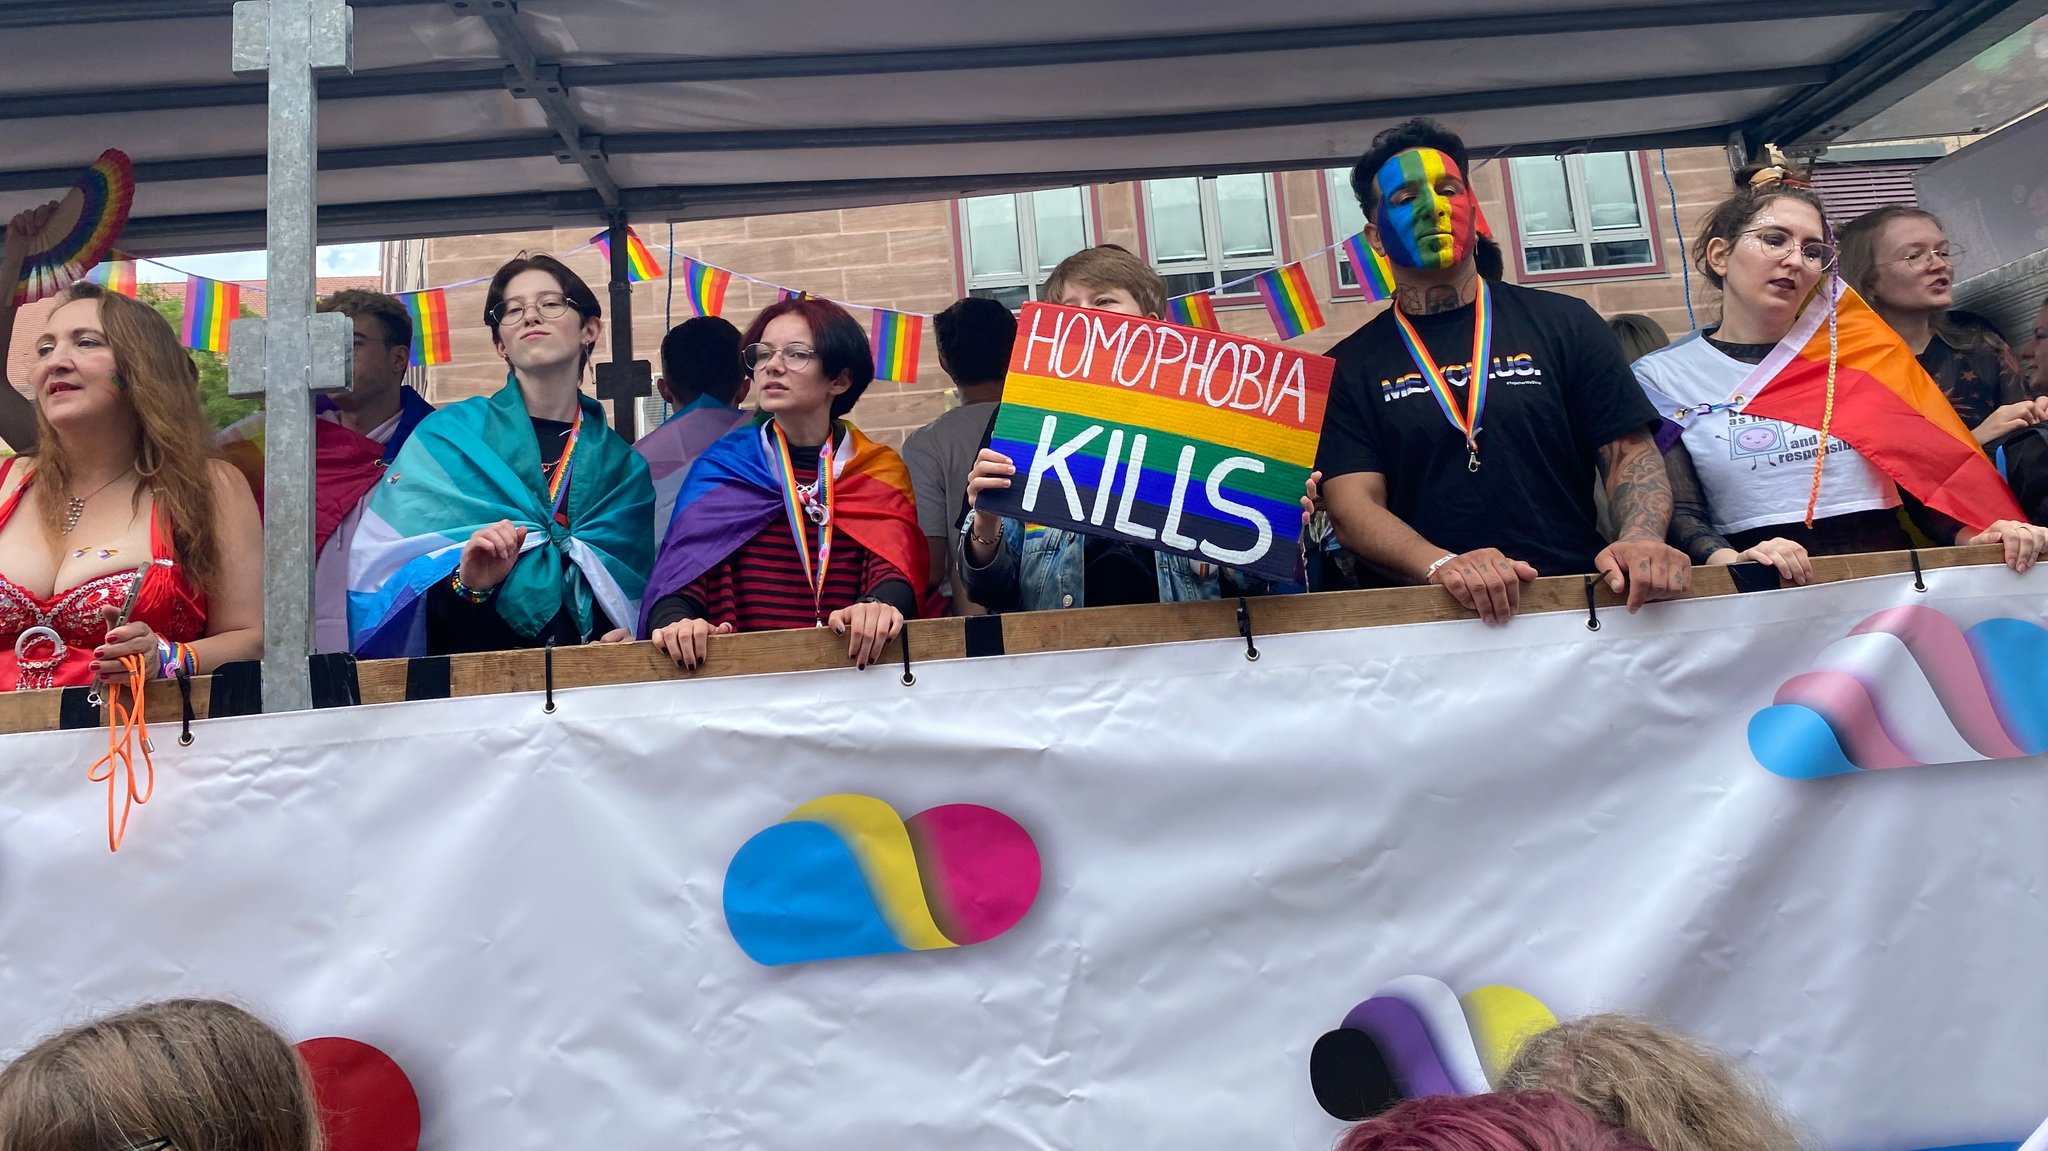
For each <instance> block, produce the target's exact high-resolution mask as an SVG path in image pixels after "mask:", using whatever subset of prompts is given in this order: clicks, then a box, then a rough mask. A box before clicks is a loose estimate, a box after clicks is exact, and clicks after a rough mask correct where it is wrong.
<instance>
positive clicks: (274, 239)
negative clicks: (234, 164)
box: [228, 0, 355, 711]
mask: <svg viewBox="0 0 2048 1151" xmlns="http://www.w3.org/2000/svg"><path fill="white" fill-rule="evenodd" d="M354 32H355V13H354V12H353V11H351V10H350V8H349V6H348V4H347V0H239V2H238V3H236V5H235V19H234V71H235V74H236V75H237V76H242V77H249V76H254V75H261V74H264V73H268V75H269V86H270V109H269V111H270V139H269V159H268V178H269V187H268V192H267V196H266V200H265V211H266V220H265V231H266V241H267V245H268V249H269V252H268V255H269V271H268V272H267V273H266V283H265V284H264V295H265V297H266V299H265V307H266V311H267V313H268V314H267V315H266V316H265V317H264V318H262V319H249V320H236V321H234V323H233V325H232V327H231V328H230V332H229V337H228V349H229V350H228V379H229V391H230V392H232V393H233V394H235V395H238V396H256V395H260V396H262V397H263V405H264V436H265V444H264V449H263V472H264V482H263V488H264V522H263V708H264V710H265V711H302V710H305V709H307V708H310V707H312V706H313V687H312V680H311V678H310V674H309V672H308V666H307V657H308V656H309V655H311V654H312V651H313V560H314V552H313V396H314V394H315V393H316V392H338V391H346V390H347V388H348V385H349V378H348V372H349V367H350V364H351V361H352V359H353V354H352V350H351V344H352V343H353V337H354V325H353V324H352V323H351V322H350V321H349V319H348V317H346V316H342V315H338V314H336V315H325V316H323V315H318V314H316V313H315V312H314V311H313V306H314V295H315V292H316V291H317V281H316V279H315V276H316V271H315V268H314V243H315V239H316V238H315V235H314V202H315V201H314V196H313V180H314V170H315V161H316V155H315V152H316V149H317V140H318V134H317V124H316V112H317V110H318V109H317V100H316V99H315V95H314V87H313V77H314V75H315V74H316V73H323V74H324V73H334V72H347V71H349V70H351V68H352V67H353V57H354V51H353V46H354V38H355V37H354Z"/></svg>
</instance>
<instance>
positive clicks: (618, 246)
mask: <svg viewBox="0 0 2048 1151" xmlns="http://www.w3.org/2000/svg"><path fill="white" fill-rule="evenodd" d="M626 235H627V233H626V214H625V213H624V212H614V213H612V216H611V220H610V223H609V224H608V225H607V227H606V232H605V239H606V240H607V242H609V243H610V244H611V249H612V258H611V283H610V285H609V288H610V294H611V299H612V314H611V317H610V318H611V332H612V358H611V362H610V363H608V364H599V365H598V366H597V398H598V399H600V400H610V401H611V404H612V426H613V427H614V428H616V429H617V430H618V433H619V434H620V435H622V436H624V437H626V442H628V443H631V442H632V441H634V440H636V439H638V438H640V403H639V401H640V397H642V396H648V395H652V394H654V368H653V365H652V364H650V363H649V362H648V361H646V360H636V359H634V358H633V278H632V276H631V274H630V273H629V272H628V271H627V268H628V266H629V264H630V261H631V253H630V250H629V247H628V242H627V239H626Z"/></svg>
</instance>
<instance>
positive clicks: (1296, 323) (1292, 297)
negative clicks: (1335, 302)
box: [1252, 264, 1323, 340]
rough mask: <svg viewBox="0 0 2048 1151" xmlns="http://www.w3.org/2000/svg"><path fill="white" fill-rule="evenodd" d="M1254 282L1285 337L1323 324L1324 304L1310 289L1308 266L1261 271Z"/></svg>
mask: <svg viewBox="0 0 2048 1151" xmlns="http://www.w3.org/2000/svg"><path fill="white" fill-rule="evenodd" d="M1252 282H1253V283H1254V284H1256V285H1258V289H1259V296H1260V298H1261V299H1263V300H1265V301H1266V313H1267V314H1268V315H1270V316H1272V317H1273V327H1274V329H1275V330H1276V331H1278V332H1279V333H1280V338H1281V339H1283V340H1291V339H1293V338H1294V337H1296V336H1299V335H1301V334H1302V333H1304V332H1313V331H1315V330H1316V329H1317V328H1320V327H1322V326H1323V309H1322V306H1321V305H1319V304H1317V303H1316V295H1315V293H1314V292H1312V291H1310V290H1309V286H1308V269H1306V268H1303V267H1302V266H1301V265H1300V264H1289V265H1287V266H1286V267H1284V268H1275V269H1273V270H1272V271H1270V272H1261V273H1260V274H1259V276H1258V278H1257V279H1255V280H1253V281H1252Z"/></svg>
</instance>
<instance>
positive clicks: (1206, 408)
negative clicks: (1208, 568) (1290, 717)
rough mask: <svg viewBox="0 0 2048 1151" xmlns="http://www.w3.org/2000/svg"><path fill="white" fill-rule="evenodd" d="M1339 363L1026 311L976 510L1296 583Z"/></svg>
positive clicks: (1149, 323)
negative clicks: (997, 485) (1007, 471)
mask: <svg viewBox="0 0 2048 1151" xmlns="http://www.w3.org/2000/svg"><path fill="white" fill-rule="evenodd" d="M1334 367H1335V365H1334V364H1332V362H1331V361H1330V360H1329V359H1327V358H1325V357H1323V356H1318V355H1310V354H1305V353H1303V352H1300V351H1297V350H1295V349H1293V348H1289V347H1285V346H1283V345H1280V344H1271V343H1267V342H1265V341H1263V340H1253V339H1247V338H1245V337H1243V336H1236V335H1232V334H1230V333H1228V332H1212V331H1204V330H1202V329H1199V328H1187V327H1181V326H1180V325H1177V324H1168V323H1163V322H1161V321H1159V320H1150V319H1144V318H1142V317H1137V316H1121V315H1116V314H1114V313H1110V312H1097V311H1090V310H1086V309H1082V308H1065V307H1059V306H1057V305H1053V304H1040V303H1029V304H1026V305H1024V310H1023V312H1022V313H1021V314H1020V315H1019V317H1018V327H1017V345H1016V350H1015V351H1014V352H1012V353H1011V357H1010V374H1009V378H1008V380H1007V382H1006V383H1005V384H1004V385H1003V406H1002V408H1001V409H1000V410H999V411H997V413H996V420H995V426H994V429H993V431H992V433H991V436H990V446H991V447H993V448H994V449H995V450H996V451H999V452H1001V453H1003V454H1004V455H1006V456H1008V457H1010V459H1011V460H1012V461H1014V462H1015V463H1016V465H1017V475H1016V478H1015V479H1014V480H1013V481H1012V482H1011V484H1010V487H1009V488H1008V489H1007V490H1004V491H999V492H989V493H986V494H984V495H983V496H982V498H981V505H980V506H981V507H982V508H984V509H987V510H989V511H994V512H998V513H1000V514H1002V515H1006V516H1011V517H1014V518H1017V519H1021V520H1027V521H1029V522H1031V523H1035V524H1044V525H1046V526H1048V527H1056V528H1066V529H1069V530H1072V531H1078V532H1085V533H1087V534H1089V535H1098V536H1107V537H1110V538H1113V539H1122V540H1128V541H1131V542H1133V543H1138V544H1142V545H1144V546H1146V547H1150V548H1157V549H1158V550H1160V551H1166V552H1174V553H1178V554H1180V555H1184V556H1188V557H1190V558H1192V559H1196V560H1201V561H1205V562H1209V563H1219V564H1226V565H1228V566H1230V567H1234V568H1238V569H1241V570H1243V571H1247V572H1250V573H1253V574H1257V575H1262V576H1267V577H1270V578H1274V579H1281V580H1291V579H1295V578H1296V577H1297V575H1298V574H1299V567H1300V562H1299V551H1300V548H1299V542H1300V537H1301V496H1302V490H1303V487H1304V485H1305V484H1306V482H1307V480H1308V476H1309V471H1310V469H1311V468H1312V467H1313V466H1314V465H1315V455H1316V440H1317V437H1318V436H1319V435H1320V433H1321V431H1322V427H1323V410H1324V408H1325V406H1326V405H1327V403H1328V400H1329V395H1330V376H1331V372H1332V371H1333V369H1334Z"/></svg>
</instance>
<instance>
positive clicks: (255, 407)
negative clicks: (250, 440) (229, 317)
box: [137, 284, 263, 431]
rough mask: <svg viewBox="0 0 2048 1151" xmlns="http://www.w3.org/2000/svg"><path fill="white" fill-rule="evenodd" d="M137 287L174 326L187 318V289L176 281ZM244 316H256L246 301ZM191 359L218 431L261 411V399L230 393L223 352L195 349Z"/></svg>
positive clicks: (175, 328)
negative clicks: (196, 366)
mask: <svg viewBox="0 0 2048 1151" xmlns="http://www.w3.org/2000/svg"><path fill="white" fill-rule="evenodd" d="M137 291H138V292H139V294H140V298H141V300H142V302H143V303H145V304H148V305H149V306H150V307H152V308H155V309H156V310H157V314H158V315H160V316H162V317H163V318H164V319H165V320H167V321H169V322H170V325H171V330H172V331H176V330H178V329H179V328H180V327H181V326H182V325H183V324H184V322H185V293H184V290H183V288H182V287H180V286H178V285H175V284H169V285H166V284H141V285H138V286H137ZM242 314H243V315H244V316H254V315H255V314H256V313H255V312H254V311H252V310H251V309H250V307H249V305H247V304H243V305H242ZM192 362H193V363H195V364H198V365H199V400H200V402H201V403H202V404H204V405H206V418H207V419H209V420H211V421H213V427H214V430H215V431H219V430H220V429H221V428H224V427H227V426H228V425H229V424H232V423H234V422H235V421H236V420H239V419H241V418H243V417H244V416H247V415H249V414H250V413H251V412H255V411H259V410H261V409H262V407H263V401H261V400H238V399H236V398H235V397H233V396H230V395H228V362H227V358H226V357H224V356H220V355H217V354H215V353H213V352H193V353H192Z"/></svg>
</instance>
